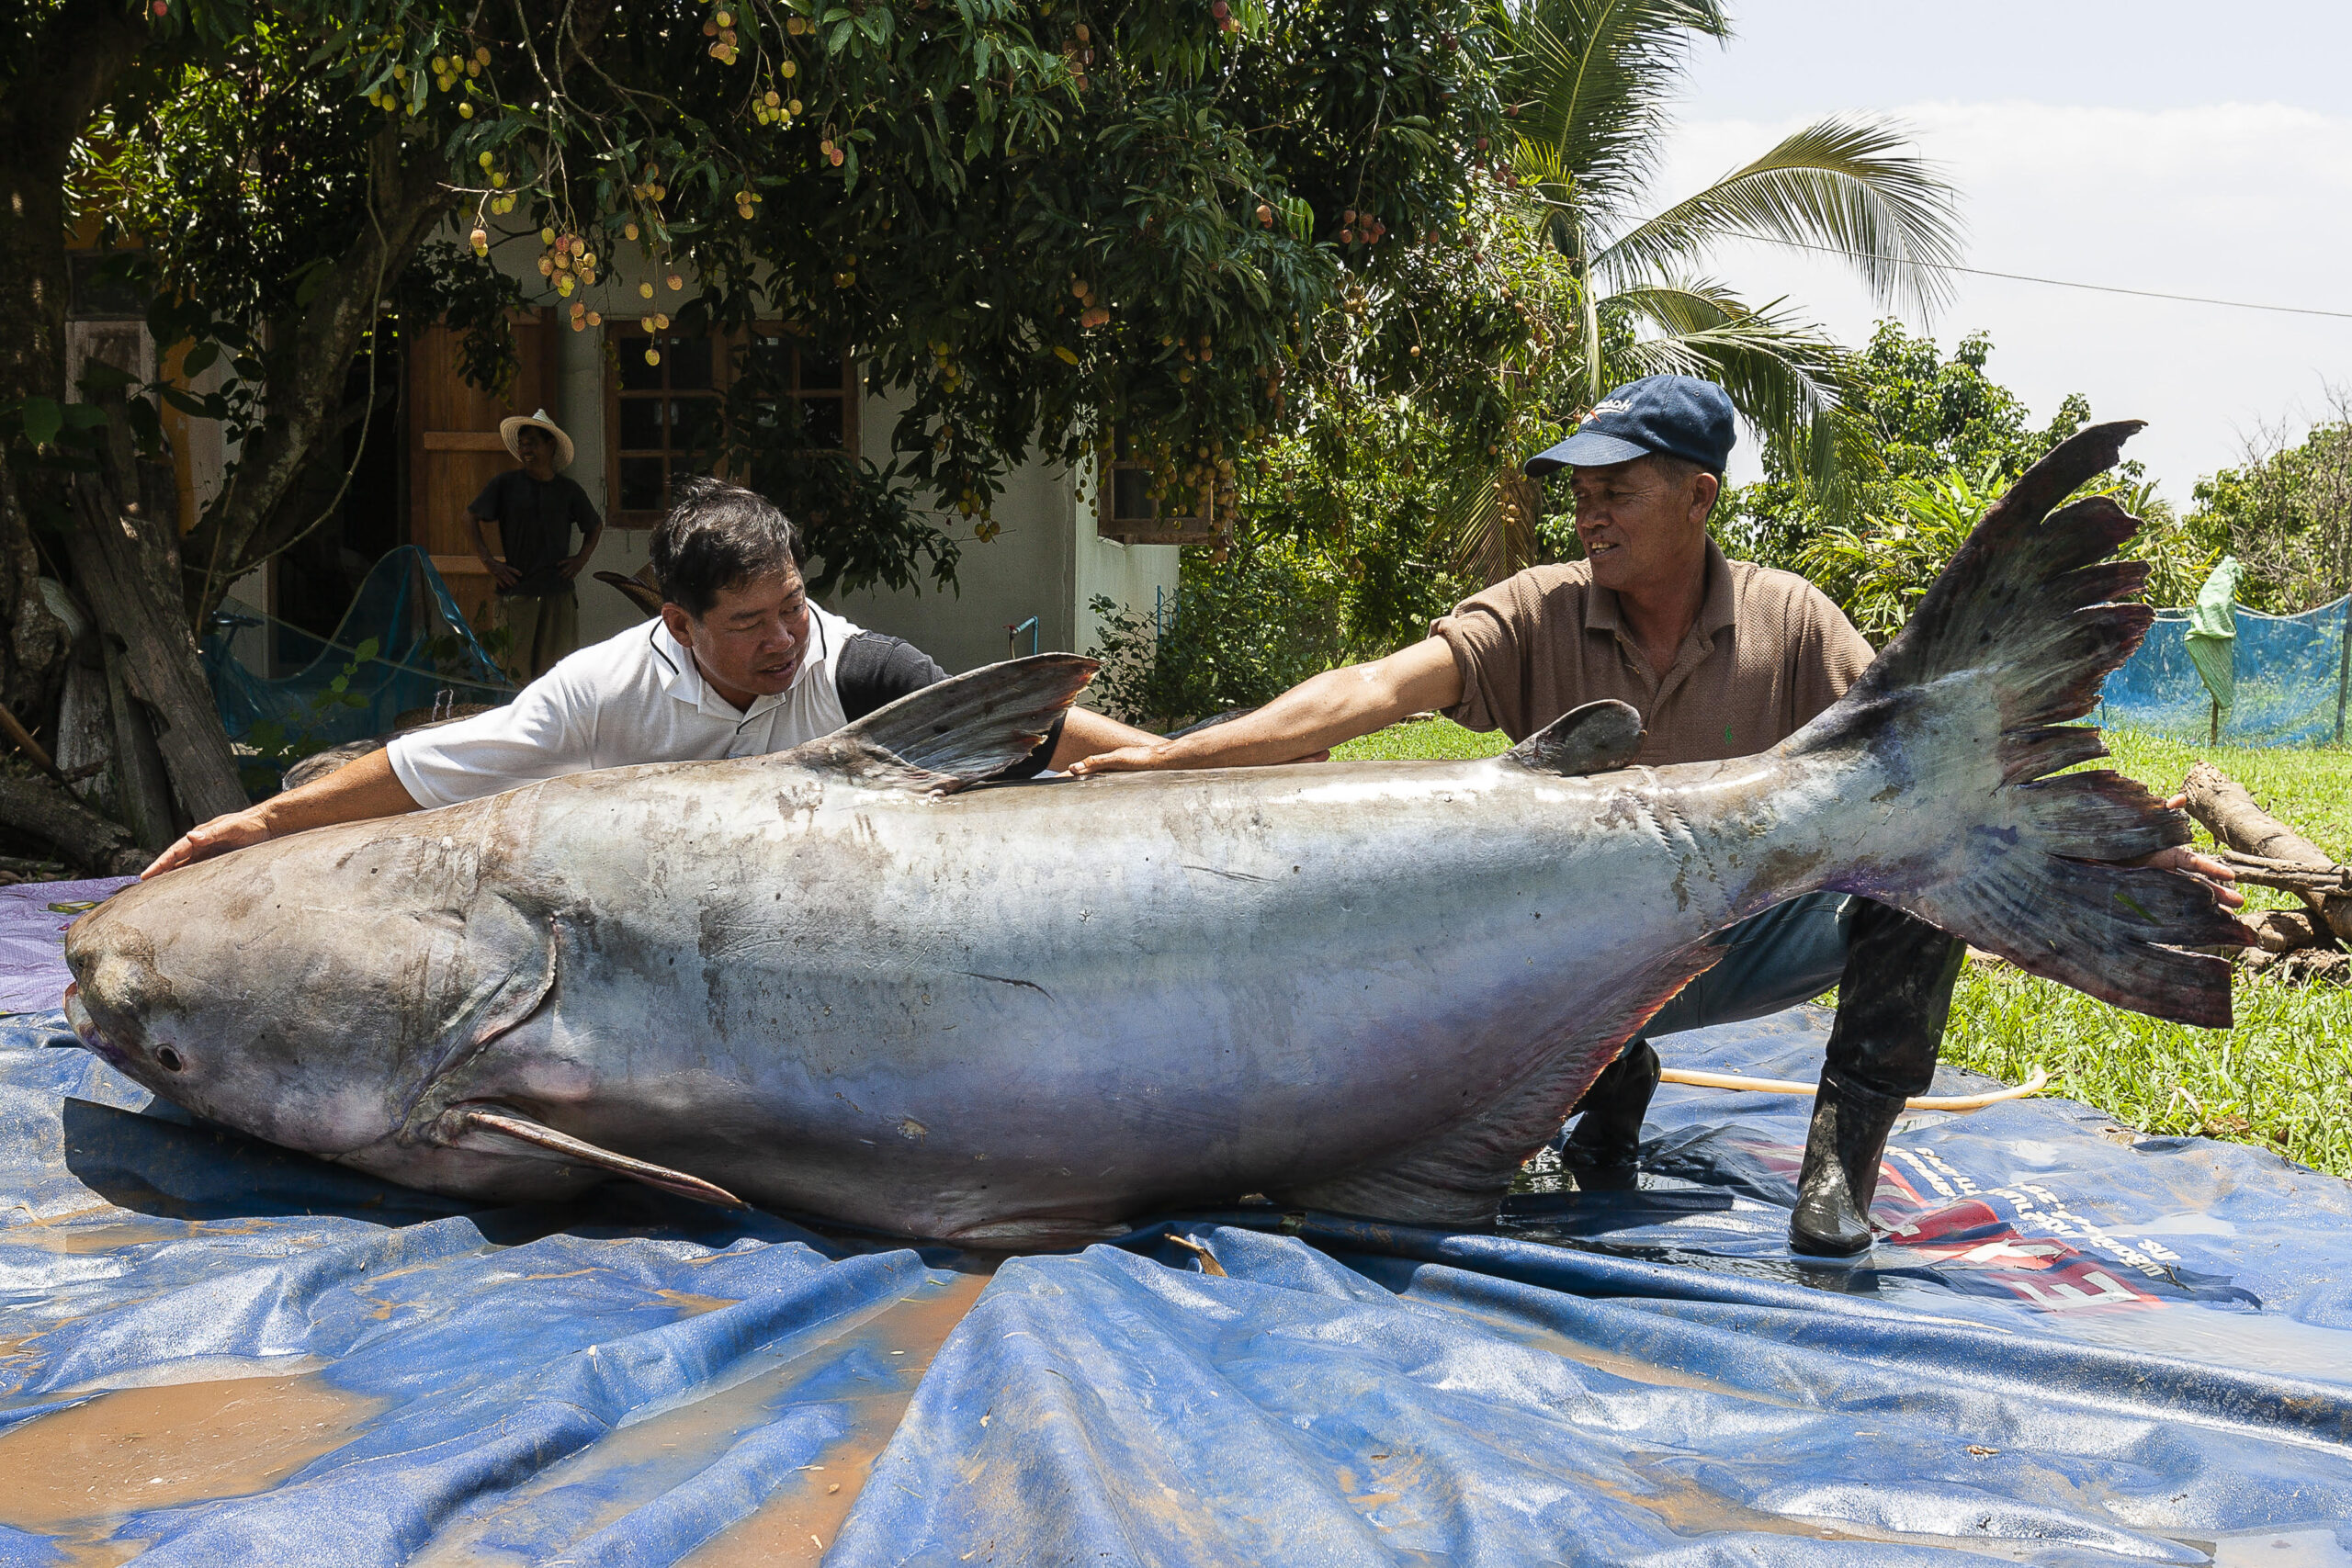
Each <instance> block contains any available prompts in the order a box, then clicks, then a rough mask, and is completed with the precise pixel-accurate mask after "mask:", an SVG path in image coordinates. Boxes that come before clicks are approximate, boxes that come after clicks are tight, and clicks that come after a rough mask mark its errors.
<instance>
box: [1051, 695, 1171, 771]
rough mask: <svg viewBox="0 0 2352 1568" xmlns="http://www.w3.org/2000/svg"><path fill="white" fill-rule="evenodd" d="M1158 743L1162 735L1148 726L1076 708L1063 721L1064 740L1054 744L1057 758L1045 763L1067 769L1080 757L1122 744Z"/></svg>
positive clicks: (1090, 755) (1122, 745) (1118, 748)
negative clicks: (1138, 726)
mask: <svg viewBox="0 0 2352 1568" xmlns="http://www.w3.org/2000/svg"><path fill="white" fill-rule="evenodd" d="M1159 743H1160V740H1159V736H1157V735H1154V734H1153V733H1152V732H1151V731H1150V730H1148V729H1137V728H1136V727H1135V726H1134V725H1132V724H1121V723H1120V722H1119V721H1118V720H1117V719H1115V718H1105V717H1103V716H1102V715H1101V714H1099V713H1096V712H1095V711H1094V710H1093V709H1092V708H1080V707H1074V708H1071V709H1070V710H1069V717H1068V718H1067V719H1065V720H1063V722H1062V734H1061V739H1059V740H1058V741H1057V742H1056V743H1055V745H1054V760H1053V761H1050V762H1048V763H1046V766H1047V767H1049V768H1059V769H1068V768H1069V765H1070V764H1071V763H1072V762H1075V761H1078V760H1079V759H1080V758H1081V757H1093V756H1099V755H1101V754H1102V753H1103V752H1106V751H1116V750H1120V749H1121V748H1123V747H1130V746H1133V747H1146V746H1157V745H1159Z"/></svg>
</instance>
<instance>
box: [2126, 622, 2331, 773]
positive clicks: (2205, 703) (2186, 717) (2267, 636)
mask: <svg viewBox="0 0 2352 1568" xmlns="http://www.w3.org/2000/svg"><path fill="white" fill-rule="evenodd" d="M2347 614H2352V597H2346V598H2344V599H2338V600H2337V601H2336V602H2335V603H2334V604H2323V605H2321V606H2320V607H2319V608H2318V609H2316V610H2305V611H2304V612H2303V613H2302V614H2301V615H2263V614H2262V613H2261V612H2259V611H2257V610H2249V609H2247V608H2246V607H2245V605H2243V604H2240V605H2238V606H2237V637H2236V638H2235V643H2234V658H2233V665H2234V677H2235V678H2234V682H2233V685H2234V691H2233V701H2232V702H2231V704H2230V705H2229V706H2228V707H2225V708H2223V709H2222V710H2221V735H2220V739H2221V740H2222V741H2223V742H2225V743H2227V744H2231V745H2236V746H2312V745H2327V744H2330V743H2333V742H2335V741H2338V740H2341V739H2344V738H2345V736H2346V711H2345V699H2346V695H2347V692H2346V686H2345V682H2344V676H2345V669H2344V625H2345V618H2346V615H2347ZM2189 615H2190V612H2189V611H2188V610H2159V611H2158V612H2157V613H2156V624H2155V625H2154V626H2151V627H2150V628H2148V638H2147V640H2146V641H2145V642H2143V643H2142V644H2141V645H2140V649H2139V651H2138V652H2136V653H2134V654H2132V656H2131V658H2130V659H2129V660H2125V662H2124V665H2123V668H2122V669H2120V670H2118V671H2116V672H2115V673H2114V674H2112V675H2110V676H2109V677H2108V679H2107V691H2106V694H2105V698H2104V700H2103V701H2102V702H2101V703H2100V705H2099V714H2098V722H2099V724H2100V725H2101V726H2104V727H2113V728H2131V729H2139V730H2145V731H2147V732H2149V733H2150V734H2154V735H2163V736H2167V737H2169V738H2171V739H2177V740H2191V741H2203V740H2207V739H2209V738H2211V735H2212V725H2213V718H2214V712H2213V706H2214V704H2213V696H2212V694H2211V692H2209V691H2208V690H2207V689H2206V684H2205V682H2204V681H2203V680H2202V679H2201V678H2199V675H2198V673H2197V664H2196V661H2195V660H2193V659H2191V658H2190V657H2189V644H2188V633H2189V630H2190V626H2189Z"/></svg>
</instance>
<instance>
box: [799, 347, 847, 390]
mask: <svg viewBox="0 0 2352 1568" xmlns="http://www.w3.org/2000/svg"><path fill="white" fill-rule="evenodd" d="M850 368H851V367H850V364H849V362H848V361H847V360H846V359H844V358H843V357H842V355H838V354H835V353H833V352H832V351H831V350H830V349H820V350H812V351H811V352H809V354H807V355H803V356H802V357H801V360H800V384H801V385H802V386H804V387H823V388H826V389H831V388H834V387H845V386H848V385H849V384H850V379H851V378H850Z"/></svg>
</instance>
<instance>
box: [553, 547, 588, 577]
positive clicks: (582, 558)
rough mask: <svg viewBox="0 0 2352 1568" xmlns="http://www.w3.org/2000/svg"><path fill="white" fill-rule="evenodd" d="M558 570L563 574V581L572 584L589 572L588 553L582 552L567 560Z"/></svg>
mask: <svg viewBox="0 0 2352 1568" xmlns="http://www.w3.org/2000/svg"><path fill="white" fill-rule="evenodd" d="M556 570H559V571H560V572H562V573H563V580H564V581H566V582H570V581H571V580H572V579H574V578H576V577H578V576H579V575H580V574H581V573H582V572H583V571H586V570H588V552H587V551H586V550H582V551H581V552H580V553H579V554H578V555H576V556H570V557H567V558H565V560H564V563H563V564H562V565H561V566H560V567H558V568H557V569H556Z"/></svg>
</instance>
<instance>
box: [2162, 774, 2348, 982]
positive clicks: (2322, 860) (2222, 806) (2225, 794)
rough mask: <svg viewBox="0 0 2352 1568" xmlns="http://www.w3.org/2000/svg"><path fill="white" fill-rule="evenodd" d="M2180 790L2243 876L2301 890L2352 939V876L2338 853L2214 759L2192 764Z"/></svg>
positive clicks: (2336, 931)
mask: <svg viewBox="0 0 2352 1568" xmlns="http://www.w3.org/2000/svg"><path fill="white" fill-rule="evenodd" d="M2181 789H2182V793H2183V794H2185V795H2187V796H2188V814H2189V815H2190V816H2191V817H2194V818H2197V820H2198V821H2199V822H2201V823H2203V824H2204V826H2205V830H2206V831H2207V832H2209V833H2211V834H2212V835H2213V837H2214V838H2215V839H2217V840H2220V841H2221V842H2222V845H2223V846H2224V848H2225V850H2226V851H2235V853H2234V854H2231V853H2226V852H2225V853H2224V854H2223V855H2222V857H2221V858H2222V860H2223V861H2225V862H2226V863H2228V864H2229V865H2230V866H2231V868H2232V869H2233V870H2234V871H2236V872H2237V873H2238V879H2239V880H2240V881H2242V882H2251V883H2254V884H2256V886H2264V887H2284V888H2286V889H2288V890H2289V891H2290V892H2293V893H2296V894H2298V895H2300V896H2301V897H2302V900H2303V902H2304V903H2306V904H2308V905H2309V906H2311V909H2312V913H2313V914H2314V915H2316V916H2318V917H2319V919H2320V920H2321V922H2322V923H2323V924H2324V926H2325V927H2326V929H2327V930H2328V931H2329V932H2330V933H2331V934H2332V935H2334V936H2335V937H2337V938H2340V939H2352V891H2347V890H2352V881H2346V878H2345V875H2344V871H2345V868H2344V867H2343V866H2341V865H2338V864H2337V863H2336V861H2335V856H2334V855H2331V854H2329V853H2328V852H2326V851H2325V850H2323V849H2321V848H2320V847H2319V846H2318V845H2317V844H2314V843H2312V841H2311V840H2309V839H2306V838H2304V837H2303V836H2302V835H2301V833H2298V832H2296V831H2295V830H2294V829H2292V828H2290V827H2288V826H2287V825H2286V824H2285V823H2284V822H2281V821H2279V820H2278V818H2275V817H2273V816H2271V815H2270V814H2269V813H2268V812H2267V811H2265V810H2263V809H2262V807H2259V806H2256V804H2255V803H2254V796H2253V795H2249V794H2247V793H2246V790H2245V785H2243V784H2239V783H2238V782H2237V781H2236V780H2235V779H2233V778H2231V777H2230V776H2229V775H2228V774H2227V773H2223V772H2222V770H2221V769H2219V768H2217V767H2215V766H2214V765H2213V764H2212V763H2211V762H2199V763H2198V764H2197V765H2196V766H2194V767H2192V768H2190V769H2189V770H2188V779H2187V780H2186V781H2185V782H2184V783H2183V784H2182V786H2181Z"/></svg>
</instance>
